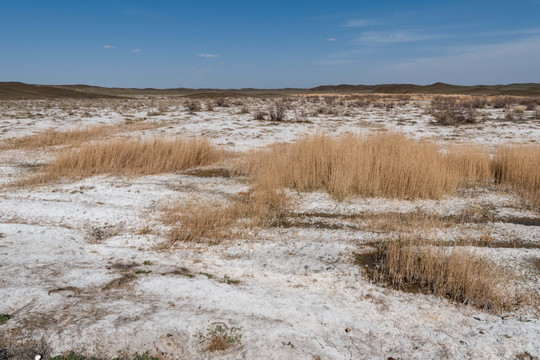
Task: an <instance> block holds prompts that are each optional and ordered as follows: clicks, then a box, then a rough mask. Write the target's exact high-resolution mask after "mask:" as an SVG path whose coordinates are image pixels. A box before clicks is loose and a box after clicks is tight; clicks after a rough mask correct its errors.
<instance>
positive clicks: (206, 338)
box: [199, 324, 242, 352]
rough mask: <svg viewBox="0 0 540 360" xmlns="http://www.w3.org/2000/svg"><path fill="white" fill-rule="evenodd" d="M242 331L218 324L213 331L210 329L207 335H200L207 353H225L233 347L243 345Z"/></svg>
mask: <svg viewBox="0 0 540 360" xmlns="http://www.w3.org/2000/svg"><path fill="white" fill-rule="evenodd" d="M241 330H242V329H241V328H236V327H231V328H229V327H228V326H227V325H225V324H218V325H216V326H215V328H213V329H209V330H208V331H207V333H206V334H202V333H200V334H199V341H200V343H201V344H206V351H210V352H214V351H225V350H227V349H229V348H230V347H231V346H234V345H236V344H240V343H241V339H242V334H241V333H240V331H241Z"/></svg>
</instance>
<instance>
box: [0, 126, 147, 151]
mask: <svg viewBox="0 0 540 360" xmlns="http://www.w3.org/2000/svg"><path fill="white" fill-rule="evenodd" d="M155 127H156V125H155V124H151V123H142V122H136V123H131V124H125V125H102V126H92V127H85V128H82V129H74V130H67V131H57V130H45V131H43V132H41V133H38V134H35V135H28V136H24V137H21V138H16V139H13V140H10V141H7V142H6V143H5V144H3V145H2V148H7V149H26V150H31V149H37V148H43V147H47V146H57V145H75V146H76V145H80V144H81V143H82V142H85V141H90V140H95V139H99V138H102V137H104V136H109V135H113V134H117V133H121V132H127V131H139V130H146V129H151V128H155Z"/></svg>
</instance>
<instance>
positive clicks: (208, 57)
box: [198, 53, 219, 59]
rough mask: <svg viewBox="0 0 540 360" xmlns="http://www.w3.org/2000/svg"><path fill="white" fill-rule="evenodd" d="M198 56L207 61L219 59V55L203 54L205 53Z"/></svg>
mask: <svg viewBox="0 0 540 360" xmlns="http://www.w3.org/2000/svg"><path fill="white" fill-rule="evenodd" d="M198 56H199V57H203V58H207V59H213V58H217V57H219V55H216V54H205V53H202V54H199V55H198Z"/></svg>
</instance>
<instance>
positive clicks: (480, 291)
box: [370, 239, 517, 312]
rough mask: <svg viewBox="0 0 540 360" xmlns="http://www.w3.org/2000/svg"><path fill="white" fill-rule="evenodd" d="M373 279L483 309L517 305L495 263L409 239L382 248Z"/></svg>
mask: <svg viewBox="0 0 540 360" xmlns="http://www.w3.org/2000/svg"><path fill="white" fill-rule="evenodd" d="M375 260H376V261H375V267H374V268H373V270H372V271H371V272H370V275H371V277H372V279H373V280H375V281H385V282H389V283H391V284H392V285H394V286H397V287H401V286H405V287H406V286H411V285H413V286H417V287H420V288H423V289H426V290H428V291H429V292H431V293H434V294H435V295H440V296H445V297H448V298H450V299H452V300H454V301H457V302H460V303H464V304H470V305H473V306H476V307H478V308H481V309H486V310H490V311H494V312H497V311H501V310H508V309H510V308H511V307H512V306H513V305H515V303H516V302H517V297H516V294H515V292H514V291H513V290H512V289H511V288H510V287H509V286H508V281H507V280H508V279H506V278H505V277H504V276H503V275H502V273H501V271H499V270H498V269H497V268H496V267H495V266H494V265H493V264H492V263H491V262H489V261H487V260H485V259H483V258H481V257H479V256H478V255H476V254H475V253H474V251H472V250H469V249H464V248H458V247H450V248H448V247H443V246H437V245H436V244H433V243H430V242H428V241H423V240H415V239H406V240H398V241H389V242H386V243H383V244H381V248H380V249H378V255H377V258H376V259H375Z"/></svg>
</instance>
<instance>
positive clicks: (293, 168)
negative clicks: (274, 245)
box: [247, 134, 489, 199]
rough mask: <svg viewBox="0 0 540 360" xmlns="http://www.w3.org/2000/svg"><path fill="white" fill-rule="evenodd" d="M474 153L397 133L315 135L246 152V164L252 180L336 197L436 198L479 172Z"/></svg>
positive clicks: (482, 170)
mask: <svg viewBox="0 0 540 360" xmlns="http://www.w3.org/2000/svg"><path fill="white" fill-rule="evenodd" d="M471 149H472V148H471ZM469 150H470V149H469ZM475 151H476V150H475ZM480 153H481V151H480V150H478V154H479V155H478V156H473V157H469V158H468V157H467V154H468V151H467V152H458V151H450V154H452V155H451V156H447V155H445V154H443V153H442V152H441V149H440V148H439V147H438V146H436V145H433V144H428V143H423V142H419V141H415V140H412V139H408V138H406V137H405V136H403V135H398V134H373V135H366V136H359V135H347V136H342V137H339V138H333V137H330V136H327V135H317V136H314V137H308V138H304V139H302V140H299V141H297V142H295V143H293V144H281V145H275V146H273V147H271V148H270V150H268V151H263V152H259V153H255V154H251V155H250V158H249V159H248V161H247V164H248V165H247V168H248V173H249V174H251V176H252V177H253V179H254V182H255V183H256V184H265V186H267V187H268V186H273V187H290V188H294V189H297V190H300V191H313V190H326V191H328V192H329V193H330V194H332V196H334V197H335V198H337V199H344V198H345V197H347V196H349V195H363V196H382V197H397V198H410V199H415V198H433V199H437V198H440V197H441V196H443V195H444V194H447V193H450V192H452V191H453V190H455V189H456V188H457V186H458V185H459V184H460V182H461V181H462V180H464V179H465V178H467V179H470V178H475V177H477V176H478V175H479V174H480V175H481V176H485V171H486V169H487V170H488V171H489V159H487V158H486V156H485V154H484V153H482V154H481V155H480ZM486 159H487V161H488V162H487V163H486ZM476 162H482V163H483V164H482V165H478V164H477V163H476ZM486 164H487V165H486ZM486 166H487V167H486Z"/></svg>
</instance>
